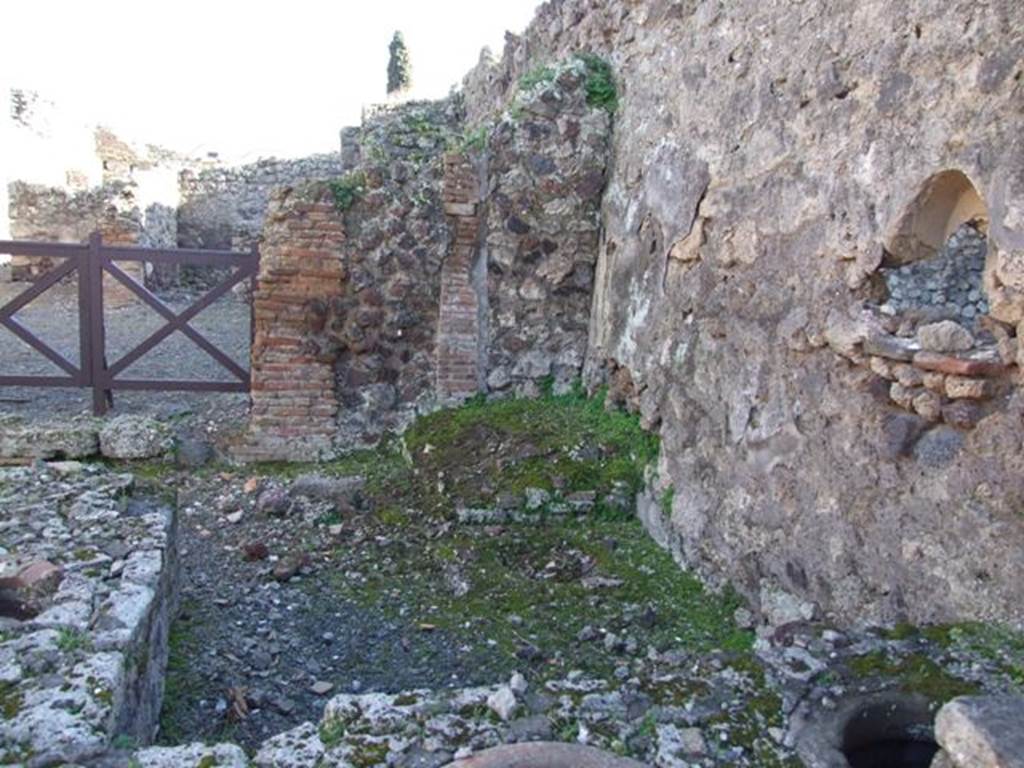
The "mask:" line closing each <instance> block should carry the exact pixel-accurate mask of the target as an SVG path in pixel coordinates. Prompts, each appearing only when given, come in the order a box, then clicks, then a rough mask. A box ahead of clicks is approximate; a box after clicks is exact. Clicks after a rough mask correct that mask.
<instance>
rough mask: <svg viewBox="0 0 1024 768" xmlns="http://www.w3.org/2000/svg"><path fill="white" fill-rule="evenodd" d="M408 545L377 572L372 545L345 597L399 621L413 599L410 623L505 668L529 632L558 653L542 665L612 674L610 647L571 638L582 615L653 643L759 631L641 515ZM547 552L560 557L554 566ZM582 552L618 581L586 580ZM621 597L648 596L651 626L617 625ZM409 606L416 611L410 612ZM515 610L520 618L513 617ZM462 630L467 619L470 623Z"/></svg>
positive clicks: (746, 644)
mask: <svg viewBox="0 0 1024 768" xmlns="http://www.w3.org/2000/svg"><path fill="white" fill-rule="evenodd" d="M403 547H404V548H403V550H402V551H400V552H398V551H395V550H394V545H391V548H390V549H388V550H387V553H389V554H390V556H391V557H392V558H393V560H394V563H395V568H393V569H390V570H388V571H387V572H383V571H375V570H373V564H374V563H376V562H380V561H381V559H382V558H383V557H384V556H385V552H383V551H376V550H375V548H374V547H373V546H372V545H370V546H366V549H365V551H364V552H363V553H362V554H361V557H363V558H364V560H365V562H364V567H362V568H361V569H360V570H361V571H362V572H363V573H364V574H366V576H367V579H366V581H365V582H358V583H356V582H354V581H353V580H351V579H349V578H348V577H347V576H346V575H345V574H344V573H339V574H338V575H337V577H336V578H335V579H334V581H333V590H334V591H335V593H336V594H338V595H339V597H343V598H345V599H348V600H353V601H355V602H356V603H358V604H361V605H363V606H378V607H381V606H387V608H386V610H391V611H393V613H394V614H395V618H396V619H397V618H398V617H399V615H400V614H401V613H402V607H403V605H404V606H406V608H407V610H406V615H407V616H409V620H410V621H411V622H413V623H425V624H430V625H431V626H434V627H436V628H437V631H442V632H449V633H452V634H456V635H458V634H461V633H463V632H467V631H468V632H469V633H470V634H471V635H472V636H475V637H486V638H488V639H489V640H490V641H492V643H493V646H494V648H495V649H496V650H497V652H498V653H499V654H500V655H501V656H502V657H504V659H505V660H506V665H507V666H508V670H509V672H511V671H512V670H513V669H515V668H516V666H517V663H518V664H521V663H522V662H521V661H520V660H518V659H517V657H516V652H517V650H518V649H520V648H521V647H522V645H523V644H524V641H525V640H526V639H528V640H529V642H530V643H531V644H533V645H535V646H536V647H538V648H539V649H540V650H541V652H542V653H543V654H545V656H546V657H547V658H548V659H549V660H551V659H554V658H556V657H561V661H557V662H553V663H549V664H547V665H545V666H544V668H543V670H542V673H543V674H544V675H548V674H550V675H552V676H554V675H558V674H564V673H565V671H566V670H565V668H564V665H565V664H571V667H572V668H574V669H583V670H585V671H587V672H588V673H590V674H595V675H599V676H609V675H610V674H611V673H612V671H613V668H614V666H615V664H616V663H617V661H616V659H615V657H614V656H613V655H611V654H609V653H607V652H606V651H605V650H604V648H603V645H602V644H601V643H600V642H593V643H587V644H584V645H579V644H578V643H577V641H576V636H577V634H578V633H579V632H580V630H581V629H582V628H583V627H584V626H585V625H588V624H589V625H592V626H596V627H619V631H623V632H625V633H627V634H632V635H637V636H638V637H640V638H642V642H643V643H645V644H653V645H655V646H656V647H658V646H661V647H665V648H667V647H673V646H677V645H681V646H685V647H687V648H688V649H693V650H695V651H705V652H706V651H710V650H712V649H725V650H729V651H734V652H737V653H748V652H749V650H750V648H751V646H752V635H751V634H750V633H749V632H745V631H742V630H739V629H737V628H736V626H735V625H734V623H733V622H732V619H731V616H732V613H733V611H734V610H735V607H736V606H735V605H734V604H733V603H731V602H729V601H727V600H724V599H722V598H719V597H716V596H713V595H710V594H708V593H707V592H705V591H704V589H703V588H702V586H701V585H700V583H699V582H698V581H697V580H696V578H695V577H694V576H692V575H690V574H687V573H685V572H684V571H682V570H681V569H679V567H678V566H677V565H676V564H675V562H674V561H673V560H672V558H671V556H670V555H669V554H668V553H666V552H664V551H663V550H661V549H660V548H658V547H657V545H655V544H654V543H653V542H652V541H651V540H650V538H649V537H648V536H647V534H646V532H645V531H644V530H643V528H642V527H641V525H640V524H639V523H638V522H637V521H636V520H621V519H620V520H617V521H605V520H595V519H584V520H573V521H562V522H554V523H548V524H544V523H541V524H523V525H509V526H506V527H505V530H504V532H503V533H502V534H501V535H500V536H489V535H487V534H486V533H485V532H483V531H481V530H480V529H478V528H476V527H473V526H463V527H460V528H458V529H456V530H455V531H453V532H452V533H451V534H450V535H449V536H447V537H445V538H442V539H435V540H432V541H428V540H421V539H417V538H414V534H411V535H409V536H407V537H406V539H405V541H404V542H403ZM550 562H555V563H557V564H558V566H557V567H556V568H555V569H554V570H551V569H549V568H548V567H547V564H548V563H550ZM579 562H589V563H591V564H592V573H594V574H600V575H602V576H605V577H608V578H611V579H619V580H621V582H622V583H621V585H620V586H617V587H614V588H612V589H608V590H607V591H602V592H601V593H600V594H597V593H595V592H593V591H590V590H588V589H586V588H585V586H584V585H583V583H582V581H581V576H582V573H581V572H580V571H578V570H576V564H577V563H579ZM453 563H457V564H460V565H461V573H462V575H463V577H464V578H465V580H466V582H467V584H468V585H469V589H468V591H467V592H466V593H465V594H462V595H458V596H456V595H455V594H453V593H452V591H451V590H450V589H448V588H446V586H445V580H444V574H445V572H446V568H449V567H451V565H452V564H453ZM625 604H633V605H649V606H652V608H653V610H654V612H655V614H656V616H657V620H656V623H655V626H654V627H653V628H649V629H644V630H640V629H637V628H636V627H635V626H626V627H622V626H621V621H622V619H621V616H622V606H623V605H625ZM409 608H411V609H412V611H408V609H409ZM511 615H515V616H518V617H519V619H520V621H518V622H516V623H515V624H512V623H510V622H509V621H508V617H509V616H511ZM467 628H470V629H468V630H467Z"/></svg>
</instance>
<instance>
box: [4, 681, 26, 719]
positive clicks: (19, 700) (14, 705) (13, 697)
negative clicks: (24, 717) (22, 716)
mask: <svg viewBox="0 0 1024 768" xmlns="http://www.w3.org/2000/svg"><path fill="white" fill-rule="evenodd" d="M23 704H24V699H23V696H22V693H21V691H19V690H18V689H17V687H15V685H14V684H13V683H0V716H2V717H3V719H4V720H13V719H14V718H16V717H17V716H18V713H19V712H21V708H22V706H23Z"/></svg>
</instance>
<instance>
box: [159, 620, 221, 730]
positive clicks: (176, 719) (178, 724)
mask: <svg viewBox="0 0 1024 768" xmlns="http://www.w3.org/2000/svg"><path fill="white" fill-rule="evenodd" d="M198 608H199V606H198V605H197V604H195V603H191V602H189V603H186V604H185V605H183V606H182V616H181V617H179V618H178V619H176V620H175V621H174V623H173V624H171V630H170V635H169V638H168V645H169V652H168V657H167V672H166V674H165V676H164V699H163V706H162V707H161V709H160V738H159V743H161V744H172V745H173V744H182V743H184V742H187V741H196V740H197V739H196V734H195V730H194V724H191V723H189V722H188V720H187V718H188V713H189V712H190V711H191V710H192V707H193V706H194V702H195V700H196V699H197V698H198V697H199V696H200V695H201V693H202V692H204V691H205V690H206V685H207V681H206V680H205V679H203V678H202V677H201V676H200V674H199V673H198V672H197V671H196V669H195V667H194V666H193V664H192V660H193V659H195V658H196V657H198V656H199V655H200V654H201V653H202V652H203V648H202V645H201V642H200V640H199V639H198V638H197V636H196V634H195V632H194V630H193V623H194V622H196V621H198V620H199V618H198V617H199V613H198ZM186 617H188V618H186ZM203 729H204V733H203V738H205V739H206V740H208V741H210V742H215V741H223V740H227V739H228V737H229V735H230V733H231V731H232V726H230V725H229V724H228V723H227V722H226V721H224V720H217V721H213V722H209V723H204V724H203Z"/></svg>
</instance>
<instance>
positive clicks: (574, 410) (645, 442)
mask: <svg viewBox="0 0 1024 768" xmlns="http://www.w3.org/2000/svg"><path fill="white" fill-rule="evenodd" d="M604 399H605V393H604V391H601V392H599V393H597V395H596V396H595V397H593V398H588V397H586V396H585V395H584V394H583V393H582V391H581V390H580V389H579V388H576V389H574V390H573V391H571V392H569V393H566V394H562V395H554V394H550V390H549V394H547V395H545V396H543V397H539V398H535V399H506V400H496V401H486V400H484V399H482V398H474V399H472V400H470V401H468V402H467V403H466V404H464V405H463V406H462V407H460V408H456V409H452V410H446V411H439V412H437V413H434V414H431V415H429V416H426V417H424V418H421V419H420V420H419V421H417V422H416V424H414V425H413V426H412V427H411V428H410V429H409V431H408V432H407V433H406V435H405V445H406V447H407V448H408V451H409V453H410V454H411V456H412V457H413V458H414V463H415V464H416V465H417V467H419V468H420V469H421V471H424V472H425V473H432V474H434V475H436V474H438V473H442V474H444V475H445V477H449V478H452V480H451V485H452V486H453V487H451V488H450V489H449V490H450V493H451V494H452V495H455V496H456V497H457V498H461V499H463V500H464V501H466V502H467V503H476V502H479V501H484V502H486V501H487V500H488V499H489V497H490V496H493V495H494V494H497V493H522V491H523V490H524V489H525V488H531V487H533V488H543V489H545V490H549V491H551V490H554V489H555V488H556V487H559V490H561V491H563V492H565V493H571V492H573V491H578V490H596V491H598V493H599V495H600V494H601V493H602V492H608V491H609V490H611V489H612V488H614V487H615V486H616V484H624V486H625V487H626V488H627V489H628V491H629V492H630V493H634V492H636V491H637V490H639V489H640V487H641V486H642V484H643V472H644V469H645V467H646V466H647V465H648V464H649V463H650V462H652V461H653V460H654V459H655V458H656V457H657V454H658V448H659V443H658V438H657V436H655V435H652V434H649V433H647V432H645V431H644V430H643V429H642V428H641V427H640V422H639V418H638V417H637V416H635V415H632V414H629V413H626V412H624V411H619V410H615V411H609V410H606V409H605V407H604Z"/></svg>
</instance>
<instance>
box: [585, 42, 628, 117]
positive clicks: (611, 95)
mask: <svg viewBox="0 0 1024 768" xmlns="http://www.w3.org/2000/svg"><path fill="white" fill-rule="evenodd" d="M577 58H578V59H579V60H580V61H582V62H583V65H584V66H585V67H586V68H587V80H586V83H585V84H584V87H585V88H586V89H587V104H589V105H590V106H592V107H597V108H599V109H604V110H607V111H608V112H609V113H611V114H615V110H616V109H617V108H618V106H619V96H618V91H617V90H616V88H615V78H614V76H613V75H612V68H611V65H610V64H609V63H608V62H607V61H605V60H604V59H602V58H601V57H600V56H595V55H594V54H592V53H583V54H580V55H579V56H577Z"/></svg>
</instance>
